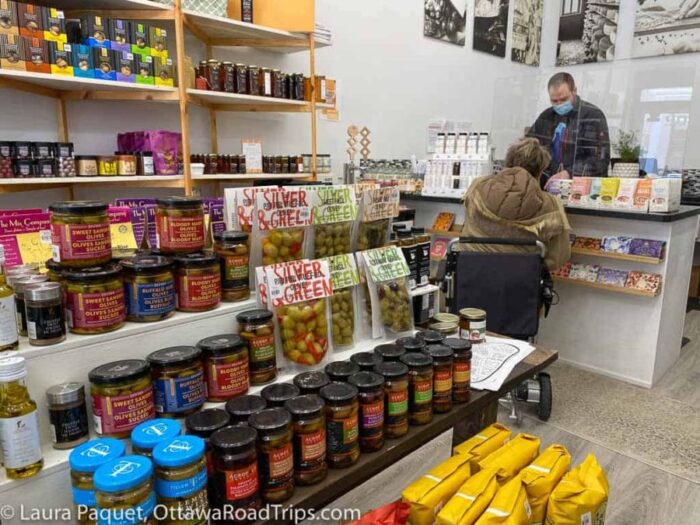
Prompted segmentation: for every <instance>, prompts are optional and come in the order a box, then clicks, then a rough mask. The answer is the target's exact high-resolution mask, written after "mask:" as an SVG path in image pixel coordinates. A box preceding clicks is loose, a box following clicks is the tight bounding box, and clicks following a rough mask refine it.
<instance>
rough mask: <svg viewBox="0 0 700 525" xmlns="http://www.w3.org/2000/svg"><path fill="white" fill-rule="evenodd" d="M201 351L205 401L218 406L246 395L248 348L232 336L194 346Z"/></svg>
mask: <svg viewBox="0 0 700 525" xmlns="http://www.w3.org/2000/svg"><path fill="white" fill-rule="evenodd" d="M197 347H198V348H199V349H201V351H202V363H203V365H204V387H205V389H206V397H207V401H209V402H211V403H221V402H223V401H227V400H229V399H231V398H233V397H236V396H240V395H242V394H245V393H246V392H248V388H249V387H250V374H249V372H248V367H249V358H248V345H247V344H246V342H245V341H244V340H243V339H242V338H241V337H240V336H238V335H236V334H221V335H214V336H211V337H206V338H204V339H202V340H201V341H199V342H198V343H197Z"/></svg>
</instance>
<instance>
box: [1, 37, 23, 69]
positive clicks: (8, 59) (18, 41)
mask: <svg viewBox="0 0 700 525" xmlns="http://www.w3.org/2000/svg"><path fill="white" fill-rule="evenodd" d="M25 57H26V55H25V54H24V44H23V42H22V37H21V36H19V35H12V34H9V35H2V34H0V69H13V70H15V71H26V70H27V63H26V62H27V61H26V58H25Z"/></svg>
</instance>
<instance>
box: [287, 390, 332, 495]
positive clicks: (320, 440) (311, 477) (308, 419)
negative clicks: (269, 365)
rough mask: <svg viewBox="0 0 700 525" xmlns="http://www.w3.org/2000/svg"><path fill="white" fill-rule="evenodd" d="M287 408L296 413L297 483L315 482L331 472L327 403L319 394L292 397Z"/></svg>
mask: <svg viewBox="0 0 700 525" xmlns="http://www.w3.org/2000/svg"><path fill="white" fill-rule="evenodd" d="M284 407H285V408H286V409H287V412H289V413H290V414H291V415H292V425H293V430H294V482H295V483H296V484H297V485H300V486H301V485H315V484H316V483H319V482H321V481H323V479H324V478H325V477H326V474H327V473H328V463H326V417H325V414H324V408H325V405H324V403H323V400H322V399H321V398H320V397H318V396H317V395H313V394H311V395H305V396H299V397H296V398H294V399H290V400H288V401H287V402H286V403H285V404H284Z"/></svg>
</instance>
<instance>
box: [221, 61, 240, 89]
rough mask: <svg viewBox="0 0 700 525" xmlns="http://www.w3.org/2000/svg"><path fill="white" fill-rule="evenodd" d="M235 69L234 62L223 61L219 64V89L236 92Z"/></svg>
mask: <svg viewBox="0 0 700 525" xmlns="http://www.w3.org/2000/svg"><path fill="white" fill-rule="evenodd" d="M235 78H236V74H235V70H234V67H233V63H231V62H222V63H221V65H220V66H219V86H220V87H219V91H224V92H226V93H235V92H236V84H235Z"/></svg>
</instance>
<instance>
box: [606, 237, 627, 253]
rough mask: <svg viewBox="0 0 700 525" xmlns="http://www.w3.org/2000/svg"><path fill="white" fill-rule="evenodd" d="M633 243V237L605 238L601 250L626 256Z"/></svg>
mask: <svg viewBox="0 0 700 525" xmlns="http://www.w3.org/2000/svg"><path fill="white" fill-rule="evenodd" d="M631 243H632V238H631V237H625V236H622V235H619V236H608V237H603V240H602V241H601V242H600V249H601V250H602V251H604V252H610V253H621V254H625V255H626V254H628V253H629V252H630V244H631Z"/></svg>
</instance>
